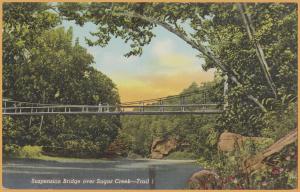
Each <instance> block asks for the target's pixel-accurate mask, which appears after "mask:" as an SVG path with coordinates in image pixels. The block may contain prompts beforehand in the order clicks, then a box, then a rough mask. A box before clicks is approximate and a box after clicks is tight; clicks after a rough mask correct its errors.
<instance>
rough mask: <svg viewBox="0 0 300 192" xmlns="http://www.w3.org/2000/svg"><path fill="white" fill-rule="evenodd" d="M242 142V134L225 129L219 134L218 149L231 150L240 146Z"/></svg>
mask: <svg viewBox="0 0 300 192" xmlns="http://www.w3.org/2000/svg"><path fill="white" fill-rule="evenodd" d="M242 142H243V136H242V135H240V134H236V133H230V132H228V131H225V132H224V133H222V134H221V135H220V138H219V142H218V150H219V151H222V152H231V151H234V150H235V149H237V148H239V147H241V146H242Z"/></svg>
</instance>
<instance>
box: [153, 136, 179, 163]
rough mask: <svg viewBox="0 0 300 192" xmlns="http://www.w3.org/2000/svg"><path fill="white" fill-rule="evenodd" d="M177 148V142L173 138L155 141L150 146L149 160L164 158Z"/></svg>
mask: <svg viewBox="0 0 300 192" xmlns="http://www.w3.org/2000/svg"><path fill="white" fill-rule="evenodd" d="M177 146H178V142H177V140H176V138H174V137H170V138H167V139H155V140H154V141H153V143H152V146H151V154H150V158H152V159H162V158H163V157H164V156H166V155H168V154H169V153H170V152H172V151H174V150H175V149H176V148H177Z"/></svg>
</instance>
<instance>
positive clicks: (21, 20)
mask: <svg viewBox="0 0 300 192" xmlns="http://www.w3.org/2000/svg"><path fill="white" fill-rule="evenodd" d="M50 8H51V7H50V5H48V4H35V3H33V4H31V3H24V4H23V3H7V4H5V6H4V18H5V19H4V21H5V24H4V34H3V38H4V45H5V46H4V53H3V57H4V59H3V63H4V64H3V65H4V74H5V75H4V76H3V82H4V86H3V87H4V97H8V98H12V99H14V100H17V101H27V102H32V103H48V104H91V105H98V104H99V102H101V103H109V104H117V103H119V102H120V101H119V95H118V91H117V89H116V86H115V84H114V83H113V82H112V80H111V79H109V78H108V77H107V76H106V75H104V74H102V73H101V72H99V71H97V70H96V69H94V68H93V67H92V66H91V65H92V64H93V62H94V59H93V57H92V55H90V54H89V53H88V52H87V50H86V49H85V48H83V47H82V46H80V45H79V43H78V41H76V42H75V43H74V42H73V40H74V39H73V33H72V28H70V29H68V30H67V31H65V29H64V28H62V27H60V28H58V27H57V24H59V23H60V20H59V17H58V16H57V15H56V13H53V12H49V9H50ZM16 10H19V12H15V11H16ZM36 27H38V28H36ZM55 27H56V28H55ZM17 37H19V38H17ZM10 42H12V44H11V43H10ZM3 127H4V134H3V135H4V139H3V140H4V145H12V144H16V145H18V146H24V145H40V146H45V147H46V148H45V150H46V151H48V152H52V153H55V154H60V155H68V156H84V155H89V156H92V155H95V156H97V155H101V154H102V153H103V152H104V151H105V149H106V147H107V146H108V145H109V143H111V142H112V141H113V140H114V138H115V137H116V136H117V134H118V129H119V127H120V121H119V117H103V118H99V117H96V116H63V115H56V116H45V117H43V116H42V117H39V116H35V117H28V116H27V117H12V118H10V117H8V118H6V119H5V121H4V124H3Z"/></svg>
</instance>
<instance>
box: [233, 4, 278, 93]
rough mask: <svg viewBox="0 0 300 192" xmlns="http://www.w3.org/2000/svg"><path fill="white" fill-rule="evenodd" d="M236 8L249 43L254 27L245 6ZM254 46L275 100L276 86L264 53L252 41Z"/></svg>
mask: <svg viewBox="0 0 300 192" xmlns="http://www.w3.org/2000/svg"><path fill="white" fill-rule="evenodd" d="M237 6H238V8H239V10H240V12H241V16H242V19H243V22H244V25H245V27H246V31H247V33H248V37H249V39H250V41H252V40H254V34H255V33H256V32H255V28H254V25H253V23H252V20H251V15H250V14H249V13H246V11H247V10H246V5H245V4H241V3H238V4H237ZM254 44H255V52H256V56H257V58H258V60H259V63H260V66H261V69H262V71H263V73H264V76H265V78H266V80H267V83H268V84H269V86H270V88H271V89H272V92H273V94H274V96H275V98H277V91H276V86H275V83H274V81H273V79H272V76H271V74H270V67H269V65H268V63H267V61H266V58H265V54H264V51H263V49H262V47H261V45H260V43H259V42H258V41H254Z"/></svg>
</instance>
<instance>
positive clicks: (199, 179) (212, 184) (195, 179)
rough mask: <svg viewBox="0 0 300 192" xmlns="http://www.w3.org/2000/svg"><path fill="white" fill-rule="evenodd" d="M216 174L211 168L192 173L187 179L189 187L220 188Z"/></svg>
mask: <svg viewBox="0 0 300 192" xmlns="http://www.w3.org/2000/svg"><path fill="white" fill-rule="evenodd" d="M219 183H220V180H219V176H218V174H216V173H215V172H214V171H211V170H206V169H204V170H201V171H197V172H195V173H193V175H192V176H191V177H190V178H189V180H188V186H189V188H190V189H220V186H219Z"/></svg>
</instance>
